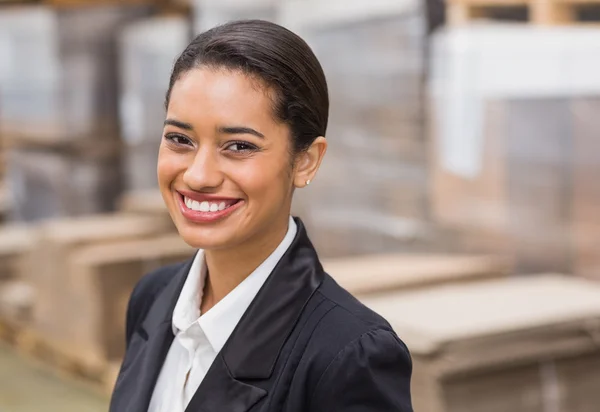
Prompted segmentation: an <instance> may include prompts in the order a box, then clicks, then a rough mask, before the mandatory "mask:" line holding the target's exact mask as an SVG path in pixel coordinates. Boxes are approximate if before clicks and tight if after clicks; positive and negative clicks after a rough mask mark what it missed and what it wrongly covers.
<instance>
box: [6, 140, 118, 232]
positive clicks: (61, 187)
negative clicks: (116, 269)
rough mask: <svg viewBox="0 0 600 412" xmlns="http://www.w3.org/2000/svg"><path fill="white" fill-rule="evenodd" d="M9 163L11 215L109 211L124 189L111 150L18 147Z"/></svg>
mask: <svg viewBox="0 0 600 412" xmlns="http://www.w3.org/2000/svg"><path fill="white" fill-rule="evenodd" d="M7 163H8V167H7V182H8V183H7V184H8V188H9V190H10V192H11V194H12V199H11V206H12V207H11V216H10V217H11V220H13V221H20V222H30V221H39V220H44V219H48V218H58V217H69V216H81V215H88V214H92V213H101V212H107V211H111V210H114V209H115V207H116V200H117V197H118V196H119V194H120V193H121V189H122V188H121V179H120V173H119V172H120V170H119V167H118V166H119V164H118V159H117V158H115V157H114V156H113V155H110V154H109V155H97V156H90V157H81V156H80V155H77V154H76V153H68V152H64V151H49V150H32V149H14V150H11V151H10V152H9V153H8V159H7Z"/></svg>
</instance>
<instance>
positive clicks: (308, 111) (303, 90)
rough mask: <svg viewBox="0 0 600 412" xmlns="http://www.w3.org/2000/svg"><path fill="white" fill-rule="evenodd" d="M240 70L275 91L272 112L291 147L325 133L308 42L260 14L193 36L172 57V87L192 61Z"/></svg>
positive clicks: (318, 78) (325, 101)
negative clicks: (287, 131)
mask: <svg viewBox="0 0 600 412" xmlns="http://www.w3.org/2000/svg"><path fill="white" fill-rule="evenodd" d="M203 66H206V67H214V68H227V69H232V70H240V71H241V72H243V73H245V74H247V75H250V76H255V77H256V78H258V79H260V80H261V81H262V82H263V83H264V84H265V85H266V86H268V87H269V88H271V89H272V90H273V91H274V92H275V99H274V102H273V103H274V107H273V109H274V110H273V112H274V115H275V118H276V119H277V120H279V121H282V122H284V123H286V124H287V125H288V126H289V127H290V130H291V134H292V136H291V137H292V141H293V149H294V153H298V152H301V151H303V150H306V149H307V148H308V147H309V146H310V145H311V144H312V142H313V141H314V140H315V139H316V138H317V137H318V136H325V131H326V129H327V120H328V115H329V95H328V91H327V81H326V80H325V74H324V73H323V69H322V67H321V65H320V63H319V61H318V60H317V57H316V56H315V55H314V53H313V52H312V50H311V49H310V47H309V46H308V44H306V42H305V41H304V40H302V39H301V38H300V37H299V36H297V35H296V34H294V33H292V32H291V31H289V30H288V29H286V28H284V27H282V26H279V25H277V24H275V23H271V22H268V21H264V20H238V21H233V22H230V23H226V24H224V25H221V26H217V27H215V28H213V29H210V30H208V31H206V32H204V33H202V34H200V35H199V36H198V37H196V38H195V39H194V40H193V41H192V42H191V43H190V44H189V45H188V46H187V48H186V49H185V50H184V51H183V53H182V54H181V55H180V56H179V58H178V59H177V61H176V62H175V66H174V68H173V73H172V74H171V80H170V82H169V91H168V92H167V98H166V103H165V104H166V106H167V107H168V106H169V100H170V96H171V90H172V88H173V85H174V84H175V82H176V81H177V80H178V79H179V78H180V77H181V75H182V74H184V73H186V72H187V71H189V70H191V69H194V68H197V67H203Z"/></svg>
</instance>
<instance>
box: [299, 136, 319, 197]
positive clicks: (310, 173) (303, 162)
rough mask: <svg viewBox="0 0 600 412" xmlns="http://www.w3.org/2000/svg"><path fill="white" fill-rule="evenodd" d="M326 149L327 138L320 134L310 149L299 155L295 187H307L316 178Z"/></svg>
mask: <svg viewBox="0 0 600 412" xmlns="http://www.w3.org/2000/svg"><path fill="white" fill-rule="evenodd" d="M326 151H327V140H325V138H324V137H323V136H320V137H317V138H316V139H315V140H314V142H312V144H311V145H310V147H309V148H308V150H306V151H304V152H302V153H300V154H298V155H297V158H296V160H295V175H294V186H295V187H297V188H302V187H306V186H307V185H308V184H309V183H310V182H311V181H312V180H313V179H314V178H315V176H316V174H317V171H318V170H319V166H321V161H322V160H323V156H325V152H326Z"/></svg>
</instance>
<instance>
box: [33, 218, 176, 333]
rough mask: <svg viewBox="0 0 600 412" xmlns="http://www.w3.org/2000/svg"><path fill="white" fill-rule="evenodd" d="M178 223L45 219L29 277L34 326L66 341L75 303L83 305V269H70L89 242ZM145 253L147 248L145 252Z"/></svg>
mask: <svg viewBox="0 0 600 412" xmlns="http://www.w3.org/2000/svg"><path fill="white" fill-rule="evenodd" d="M171 225H172V223H171V222H170V220H167V219H160V218H157V217H156V216H136V215H130V214H114V215H94V216H86V217H80V218H69V219H55V220H51V221H48V222H45V223H43V224H40V228H39V235H38V237H37V239H38V240H37V243H36V244H35V246H34V249H33V252H32V253H31V256H30V258H29V265H28V268H27V271H26V273H28V274H29V276H28V278H26V279H24V280H26V281H28V282H30V283H31V284H32V285H34V287H35V291H36V295H37V296H36V301H35V307H34V310H33V322H32V328H33V330H34V331H35V333H36V334H38V335H40V336H41V337H43V338H44V340H46V341H48V342H56V341H60V342H62V341H64V338H65V337H67V336H68V335H67V332H68V331H69V330H70V329H69V328H70V324H71V323H72V322H71V321H65V320H66V319H71V317H72V315H73V312H74V309H75V308H77V310H79V307H80V305H81V296H80V292H79V291H78V290H77V289H70V288H71V287H73V288H76V287H77V285H79V283H80V282H81V280H80V279H79V277H78V276H79V274H78V273H73V272H72V271H70V270H69V266H68V265H69V262H70V259H71V256H73V255H74V254H75V253H77V252H78V251H79V250H81V249H82V248H85V247H89V246H96V245H106V244H109V245H110V244H113V243H115V242H122V241H126V240H140V239H147V238H152V237H156V236H158V235H161V234H163V233H165V232H168V231H170V230H171ZM140 253H142V252H140Z"/></svg>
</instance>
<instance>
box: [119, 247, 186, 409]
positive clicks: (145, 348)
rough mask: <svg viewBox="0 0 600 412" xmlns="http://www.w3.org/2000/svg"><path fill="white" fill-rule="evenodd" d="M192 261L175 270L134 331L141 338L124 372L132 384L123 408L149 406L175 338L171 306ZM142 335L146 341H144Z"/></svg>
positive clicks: (143, 407)
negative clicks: (128, 397) (127, 400)
mask: <svg viewBox="0 0 600 412" xmlns="http://www.w3.org/2000/svg"><path fill="white" fill-rule="evenodd" d="M192 262H193V258H192V259H191V260H190V261H189V262H188V263H187V264H186V265H184V266H183V268H182V269H181V270H180V271H179V272H178V273H176V274H175V276H174V278H173V279H172V280H171V282H169V284H168V285H167V286H166V287H165V289H164V290H163V291H162V292H161V293H160V294H159V296H158V297H157V299H156V301H155V302H154V304H153V305H152V307H151V308H150V310H149V312H148V315H147V316H146V318H145V319H144V321H143V323H142V325H141V328H140V330H138V331H136V333H137V335H138V336H136V339H139V340H141V342H138V345H137V346H139V352H138V353H137V354H136V355H135V356H136V357H135V359H134V360H133V361H132V362H133V363H132V365H131V366H130V367H128V368H127V369H126V370H125V371H124V373H123V374H124V376H125V375H129V376H130V378H129V379H127V380H126V381H127V382H131V383H130V384H131V385H132V386H133V387H130V388H127V389H126V391H127V393H128V394H131V398H130V400H129V402H128V406H127V407H126V408H124V409H122V410H126V411H128V412H146V411H147V410H148V406H149V405H150V400H151V398H152V394H153V392H154V387H155V385H156V381H157V379H158V375H159V373H160V370H161V368H162V365H163V363H164V361H165V358H166V356H167V353H168V351H169V348H170V347H171V343H172V342H173V339H174V335H173V328H172V316H173V310H174V309H175V305H176V303H177V299H178V298H179V294H180V292H181V289H182V288H183V284H184V282H185V279H186V278H187V275H188V273H189V270H190V267H191V265H192ZM145 339H147V341H144V340H145ZM133 343H134V341H132V344H133ZM132 349H133V347H132ZM123 380H125V379H123ZM119 410H121V409H119Z"/></svg>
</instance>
